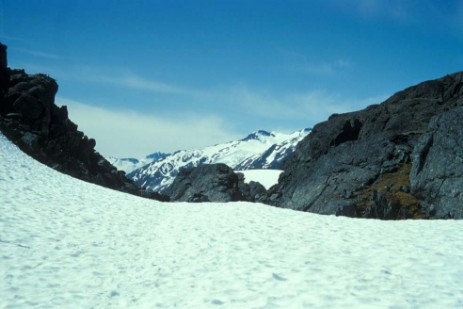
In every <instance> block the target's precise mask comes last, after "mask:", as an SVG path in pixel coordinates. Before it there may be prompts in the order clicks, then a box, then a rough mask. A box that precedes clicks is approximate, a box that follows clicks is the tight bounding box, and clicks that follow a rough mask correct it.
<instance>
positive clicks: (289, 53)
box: [280, 50, 354, 75]
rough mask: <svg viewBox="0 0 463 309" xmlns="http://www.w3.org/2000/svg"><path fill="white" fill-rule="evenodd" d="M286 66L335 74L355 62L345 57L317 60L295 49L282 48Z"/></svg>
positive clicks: (297, 70) (311, 71)
mask: <svg viewBox="0 0 463 309" xmlns="http://www.w3.org/2000/svg"><path fill="white" fill-rule="evenodd" d="M280 52H281V54H282V57H283V58H284V62H286V67H287V68H288V69H289V70H292V71H296V72H302V73H307V74H312V75H334V74H337V73H340V72H344V71H346V70H348V69H350V68H352V67H353V66H354V64H353V62H352V61H351V60H349V59H347V58H345V57H338V58H335V59H331V60H322V61H320V60H315V59H311V57H309V56H308V55H306V54H304V53H301V52H299V51H294V50H281V51H280Z"/></svg>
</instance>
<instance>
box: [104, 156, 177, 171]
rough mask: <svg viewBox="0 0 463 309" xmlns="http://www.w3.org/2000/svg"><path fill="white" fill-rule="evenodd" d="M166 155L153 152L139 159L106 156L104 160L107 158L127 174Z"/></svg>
mask: <svg viewBox="0 0 463 309" xmlns="http://www.w3.org/2000/svg"><path fill="white" fill-rule="evenodd" d="M168 155H169V154H167V153H163V152H155V153H152V154H150V155H147V156H146V157H144V158H141V159H137V158H116V157H107V158H106V160H108V161H109V163H111V164H112V165H113V166H115V167H116V168H117V169H118V170H120V171H124V172H125V173H126V174H128V173H130V172H133V171H134V170H136V169H139V168H140V167H143V166H145V165H147V164H149V163H151V162H153V161H157V160H161V159H164V158H165V157H166V156H168Z"/></svg>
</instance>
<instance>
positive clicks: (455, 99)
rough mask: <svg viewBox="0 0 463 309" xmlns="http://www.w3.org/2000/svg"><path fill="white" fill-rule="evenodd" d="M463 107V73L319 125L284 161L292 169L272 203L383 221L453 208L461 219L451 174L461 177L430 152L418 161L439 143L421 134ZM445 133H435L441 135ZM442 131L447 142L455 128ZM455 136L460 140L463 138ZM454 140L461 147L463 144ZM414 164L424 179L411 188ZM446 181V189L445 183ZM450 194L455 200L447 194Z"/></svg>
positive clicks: (272, 192) (287, 170)
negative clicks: (439, 167)
mask: <svg viewBox="0 0 463 309" xmlns="http://www.w3.org/2000/svg"><path fill="white" fill-rule="evenodd" d="M461 105H463V73H457V74H453V75H448V76H445V77H443V78H441V79H438V80H433V81H428V82H424V83H421V84H419V85H417V86H414V87H410V88H407V89H405V90H403V91H401V92H398V93H397V94H395V95H394V96H392V97H391V98H389V99H388V100H386V101H385V102H384V103H382V104H378V105H373V106H370V107H368V108H366V109H364V110H361V111H358V112H352V113H347V114H342V115H332V116H331V117H330V118H329V119H328V120H327V121H325V122H322V123H320V124H318V125H316V126H315V127H314V128H313V130H312V133H311V134H310V135H309V136H308V137H306V138H305V139H304V140H302V141H301V142H300V143H299V144H298V146H297V148H296V150H295V152H294V153H293V154H292V155H291V156H289V157H288V158H287V160H286V161H285V162H284V163H283V170H284V173H283V174H282V175H281V176H280V180H279V183H278V185H276V186H274V187H272V188H271V189H270V191H269V192H268V194H267V197H266V199H265V202H266V203H268V204H271V205H276V206H279V207H285V208H291V209H297V210H302V211H309V212H314V213H320V214H336V215H345V216H353V217H368V218H380V219H400V218H425V217H432V218H439V217H442V216H446V215H447V213H448V212H450V213H451V214H453V215H454V216H458V213H459V212H458V211H457V210H456V208H457V206H456V205H455V204H454V201H456V200H455V199H459V198H460V195H459V192H461V191H462V190H463V186H460V188H461V189H458V188H457V186H458V184H459V183H461V182H458V181H456V180H449V177H457V178H458V177H460V176H461V174H458V173H459V172H455V173H457V174H449V173H450V171H449V170H446V172H445V173H447V174H445V173H444V171H441V172H439V173H440V174H436V175H435V174H434V173H436V170H435V168H436V167H435V166H436V164H437V163H433V162H434V161H435V160H433V159H432V158H433V157H429V158H427V157H426V158H425V159H426V160H425V163H424V164H421V163H417V162H418V161H417V156H419V155H416V154H415V152H416V151H418V152H420V150H419V149H421V148H423V149H424V150H421V152H420V153H422V152H427V150H426V148H427V147H428V148H429V147H431V146H426V145H428V144H430V142H429V136H428V135H429V134H428V135H425V136H424V137H423V138H424V139H425V140H421V139H420V137H421V136H422V135H423V134H425V133H426V132H427V130H428V124H429V122H430V120H431V118H432V117H433V116H435V115H440V114H442V113H444V112H446V111H449V110H454V109H455V108H456V107H458V106H461ZM449 113H451V112H449ZM446 117H449V116H446ZM436 121H437V120H433V123H435V122H436ZM434 126H435V125H434ZM458 127H459V128H460V131H461V128H462V126H461V125H459V124H458V121H457V120H455V121H453V122H452V123H451V124H449V128H448V129H446V130H447V131H449V130H450V129H451V128H454V130H457V131H458V129H457V128H458ZM437 133H438V131H436V133H434V135H432V136H433V137H432V139H433V140H434V138H437V136H435V134H437ZM440 134H441V135H442V139H445V138H444V136H445V134H447V133H446V132H445V131H442V132H441V133H440ZM449 134H450V133H449ZM452 134H453V133H452ZM455 134H456V133H455ZM426 136H428V137H426ZM460 137H461V136H460ZM453 139H454V140H455V141H456V140H458V136H457V135H455V136H454V138H453ZM460 141H461V139H460ZM450 142H451V141H448V143H450ZM454 144H455V145H454V146H455V147H460V149H461V146H462V144H461V143H460V144H457V143H456V142H455V143H454ZM432 145H433V144H432ZM449 145H450V144H449ZM415 147H417V148H416V151H414V149H415ZM420 147H421V148H420ZM433 147H435V146H432V147H431V148H430V149H432V148H433ZM439 147H440V148H435V149H433V151H436V153H437V152H438V149H440V150H439V151H444V148H443V147H444V145H442V146H439ZM458 154H460V155H461V152H458V153H455V151H453V152H451V151H449V152H448V156H450V157H451V156H452V155H453V156H454V158H457V157H456V156H457V155H458ZM428 156H429V153H428ZM448 156H447V157H448ZM437 157H438V156H437V154H436V158H437ZM428 160H433V161H429V162H428ZM454 160H456V161H455V162H460V161H458V159H454ZM417 164H418V166H422V168H424V169H434V171H433V172H432V173H431V172H424V171H423V170H422V169H421V170H420V169H419V168H416V167H415V166H416V165H417ZM441 164H443V166H444V165H446V164H445V163H441ZM455 164H456V163H455ZM412 165H413V170H414V173H415V174H416V175H417V176H416V177H415V179H414V180H413V181H414V182H413V184H412V187H413V189H412V190H411V191H410V186H411V183H410V170H411V169H412ZM447 165H448V164H447ZM443 166H442V168H443ZM418 170H419V172H418ZM452 170H455V169H452ZM440 175H445V177H446V180H445V181H442V180H441V181H440V182H438V180H437V179H439V178H437V177H440ZM448 175H450V176H449V177H447V176H448ZM451 175H454V176H451ZM418 176H419V177H418ZM412 179H413V177H412ZM418 179H420V181H418ZM459 181H460V180H459ZM442 182H443V185H442V188H437V185H438V184H439V185H440V183H442ZM452 190H453V191H452ZM428 194H432V195H435V196H436V198H438V200H439V201H441V202H439V203H440V204H438V202H437V200H436V199H435V198H432V200H430V201H428V199H427V198H426V196H427V195H428ZM439 194H440V195H439ZM448 194H449V195H453V196H454V197H453V198H452V199H449V198H447V197H446V198H444V197H443V195H445V196H447V195H448ZM444 203H445V204H446V205H447V206H446V207H447V208H445V210H442V211H437V210H436V211H432V210H430V207H437V208H439V207H441V208H442V207H443V206H436V205H442V204H444ZM431 205H433V206H431ZM450 208H451V209H452V210H450ZM442 209H443V208H442Z"/></svg>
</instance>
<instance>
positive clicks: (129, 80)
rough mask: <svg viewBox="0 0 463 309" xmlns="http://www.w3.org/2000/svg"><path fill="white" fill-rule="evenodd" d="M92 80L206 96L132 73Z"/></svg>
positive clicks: (102, 76) (150, 89)
mask: <svg viewBox="0 0 463 309" xmlns="http://www.w3.org/2000/svg"><path fill="white" fill-rule="evenodd" d="M92 80H93V81H98V82H103V83H110V84H115V85H118V86H123V87H127V88H132V89H137V90H142V91H150V92H157V93H166V94H177V95H194V96H197V95H205V94H206V93H205V92H203V91H199V90H196V89H188V88H186V87H181V86H177V85H171V84H167V83H163V82H160V81H156V80H151V79H147V78H144V77H141V76H139V75H137V74H134V73H124V74H120V75H117V77H115V76H110V75H108V74H100V75H97V76H96V77H93V78H92Z"/></svg>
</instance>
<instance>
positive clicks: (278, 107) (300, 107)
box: [230, 87, 387, 125]
mask: <svg viewBox="0 0 463 309" xmlns="http://www.w3.org/2000/svg"><path fill="white" fill-rule="evenodd" d="M232 91H233V95H231V94H230V97H233V98H234V100H235V101H236V102H237V103H238V104H239V105H240V108H241V109H243V110H246V111H247V112H249V113H252V114H254V115H256V117H265V118H268V119H270V120H271V119H286V120H289V121H290V120H291V119H292V120H305V122H306V123H307V125H314V124H316V123H318V122H321V121H324V120H326V119H327V118H328V117H329V116H330V115H331V114H334V113H345V112H351V111H354V110H358V109H360V108H364V107H366V106H368V105H371V104H375V103H381V102H382V101H384V100H385V99H386V98H387V95H380V96H375V97H368V98H362V99H358V100H355V99H349V98H343V97H342V96H340V95H337V94H330V93H327V92H326V91H323V90H314V91H308V92H305V93H289V94H285V95H280V96H275V95H271V94H266V93H262V92H260V93H259V92H255V91H253V90H250V89H248V88H245V87H238V88H235V89H234V90H232Z"/></svg>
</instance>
